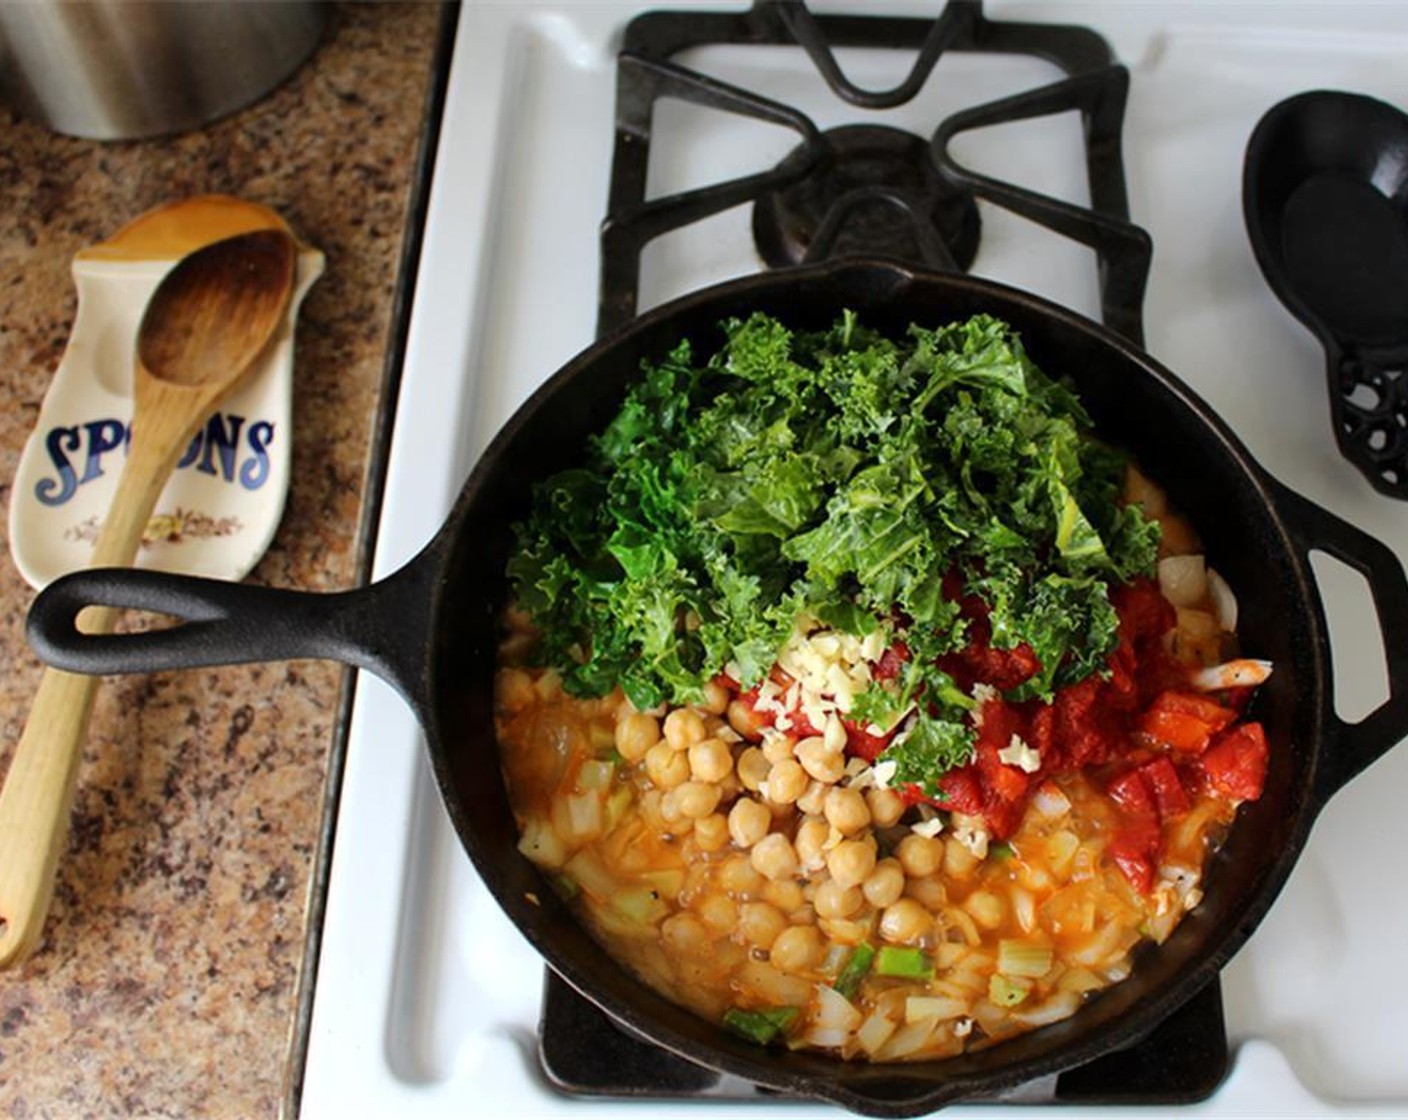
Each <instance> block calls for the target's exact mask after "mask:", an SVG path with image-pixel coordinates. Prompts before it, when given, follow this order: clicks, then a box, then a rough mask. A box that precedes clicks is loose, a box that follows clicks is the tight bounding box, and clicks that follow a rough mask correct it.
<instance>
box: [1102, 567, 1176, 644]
mask: <svg viewBox="0 0 1408 1120" xmlns="http://www.w3.org/2000/svg"><path fill="white" fill-rule="evenodd" d="M1110 601H1111V602H1112V603H1113V604H1114V607H1115V612H1116V613H1117V614H1118V615H1119V619H1120V631H1121V632H1122V633H1124V634H1127V635H1128V636H1129V638H1130V640H1131V641H1132V642H1134V643H1135V644H1136V645H1138V644H1140V643H1142V642H1145V641H1148V640H1149V639H1158V638H1162V637H1163V636H1164V635H1165V634H1166V633H1168V631H1170V630H1172V629H1173V627H1174V624H1175V623H1176V622H1177V621H1178V615H1177V613H1176V612H1175V611H1174V609H1173V604H1172V603H1170V602H1169V601H1168V600H1167V599H1165V598H1164V596H1163V592H1162V591H1160V590H1159V585H1158V584H1157V583H1155V582H1154V581H1153V580H1151V579H1136V580H1134V581H1133V582H1131V583H1128V584H1124V585H1123V586H1120V587H1116V588H1115V589H1114V591H1113V592H1112V593H1111V595H1110Z"/></svg>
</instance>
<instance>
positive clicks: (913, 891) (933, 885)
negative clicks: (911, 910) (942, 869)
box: [904, 875, 948, 914]
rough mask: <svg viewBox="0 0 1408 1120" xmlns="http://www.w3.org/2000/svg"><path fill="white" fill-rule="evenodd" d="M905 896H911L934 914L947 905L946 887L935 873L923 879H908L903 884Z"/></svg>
mask: <svg viewBox="0 0 1408 1120" xmlns="http://www.w3.org/2000/svg"><path fill="white" fill-rule="evenodd" d="M904 894H905V897H906V898H912V899H914V901H915V902H917V903H919V905H920V906H923V907H924V908H925V909H926V910H928V911H929V912H930V913H933V914H936V913H938V912H939V911H940V910H942V909H943V908H944V907H945V906H947V905H948V888H947V887H946V886H944V881H943V879H941V878H940V877H939V876H937V875H926V876H925V877H924V878H923V879H909V880H907V881H906V882H905V885H904Z"/></svg>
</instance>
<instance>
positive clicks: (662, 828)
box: [639, 789, 670, 832]
mask: <svg viewBox="0 0 1408 1120" xmlns="http://www.w3.org/2000/svg"><path fill="white" fill-rule="evenodd" d="M663 800H664V794H662V793H661V792H660V791H659V790H658V789H648V790H646V791H645V792H644V793H642V794H641V795H640V802H639V807H640V808H639V812H640V819H641V820H643V821H644V822H645V823H646V825H647V826H648V827H649V828H650V829H651V831H652V832H669V831H670V822H669V821H667V820H666V819H665V816H664V812H663V806H662V805H661V802H662V801H663Z"/></svg>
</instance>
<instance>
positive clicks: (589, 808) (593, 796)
mask: <svg viewBox="0 0 1408 1120" xmlns="http://www.w3.org/2000/svg"><path fill="white" fill-rule="evenodd" d="M567 820H568V823H569V825H570V827H571V833H572V837H573V838H574V839H578V840H587V839H590V838H591V837H593V836H596V835H597V834H598V833H599V832H600V831H601V795H600V794H599V793H597V792H596V791H594V790H593V791H591V792H588V793H575V794H573V795H572V796H570V797H568V799H567Z"/></svg>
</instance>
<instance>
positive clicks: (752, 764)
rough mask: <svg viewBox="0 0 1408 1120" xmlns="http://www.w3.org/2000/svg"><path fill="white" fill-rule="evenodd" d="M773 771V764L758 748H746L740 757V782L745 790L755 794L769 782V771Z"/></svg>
mask: <svg viewBox="0 0 1408 1120" xmlns="http://www.w3.org/2000/svg"><path fill="white" fill-rule="evenodd" d="M771 769H772V763H771V762H769V761H768V760H767V756H766V755H765V754H763V752H762V751H761V750H759V749H758V748H757V747H745V748H744V750H743V753H742V754H740V755H739V756H738V780H739V782H740V783H741V784H742V786H743V788H744V789H747V790H752V791H753V792H754V793H756V792H757V791H758V789H759V788H761V786H762V784H763V782H764V781H766V780H767V776H768V771H769V770H771Z"/></svg>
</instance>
